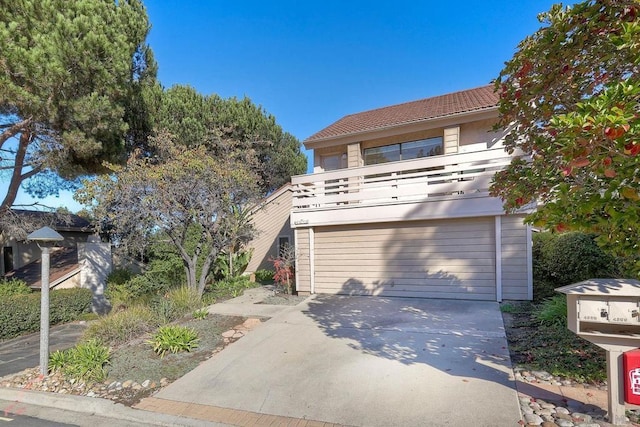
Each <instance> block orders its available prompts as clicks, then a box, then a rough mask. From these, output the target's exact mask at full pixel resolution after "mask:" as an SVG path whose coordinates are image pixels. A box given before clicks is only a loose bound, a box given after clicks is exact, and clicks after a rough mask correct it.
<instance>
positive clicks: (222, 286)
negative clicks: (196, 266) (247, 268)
mask: <svg viewBox="0 0 640 427" xmlns="http://www.w3.org/2000/svg"><path fill="white" fill-rule="evenodd" d="M256 286H258V285H257V284H256V283H255V282H252V281H251V280H250V279H249V277H247V276H239V277H233V278H231V279H226V280H219V281H217V282H214V283H213V284H212V285H210V286H209V287H208V288H207V292H206V293H205V295H204V298H203V300H204V301H211V299H214V301H215V300H217V299H227V298H235V297H238V296H240V295H242V293H243V292H244V290H245V289H250V288H255V287H256Z"/></svg>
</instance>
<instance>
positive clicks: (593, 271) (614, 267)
mask: <svg viewBox="0 0 640 427" xmlns="http://www.w3.org/2000/svg"><path fill="white" fill-rule="evenodd" d="M618 265H619V262H618V261H617V260H616V259H615V258H614V257H612V256H611V255H609V254H607V253H605V252H604V251H603V250H602V249H601V248H600V247H599V246H598V245H597V243H596V241H595V236H593V235H590V234H585V233H579V232H571V233H563V234H551V233H548V232H545V233H535V234H534V238H533V278H534V290H533V295H534V298H535V299H536V300H538V301H540V300H542V299H544V298H548V297H551V296H553V295H555V294H556V293H555V291H554V289H555V288H557V287H559V286H564V285H569V284H571V283H576V282H580V281H582V280H586V279H591V278H602V277H618V275H619V274H620V272H619V269H618Z"/></svg>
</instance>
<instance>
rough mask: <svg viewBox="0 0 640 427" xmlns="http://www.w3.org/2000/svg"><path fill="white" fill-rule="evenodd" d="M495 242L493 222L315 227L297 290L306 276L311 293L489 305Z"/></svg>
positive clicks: (489, 219) (493, 287)
mask: <svg viewBox="0 0 640 427" xmlns="http://www.w3.org/2000/svg"><path fill="white" fill-rule="evenodd" d="M304 231H305V230H298V232H299V233H303V234H304ZM494 236H495V233H494V230H493V218H492V217H485V218H468V219H461V220H437V221H415V222H402V223H381V224H367V225H360V226H357V225H354V226H351V225H345V226H335V227H317V228H316V229H315V232H314V243H315V244H314V247H313V253H314V255H315V256H314V258H313V262H312V263H311V264H310V265H309V266H308V267H307V266H306V265H305V266H304V274H302V271H301V270H300V268H299V278H298V279H299V282H298V284H299V289H304V290H306V289H309V288H310V274H308V273H307V272H308V271H310V270H313V271H314V273H315V274H314V285H315V286H314V288H315V289H314V290H315V292H317V293H328V294H349V295H385V296H403V297H428V298H462V299H481V300H495V299H496V285H495V283H496V282H495V240H494ZM298 249H299V250H300V255H299V258H300V260H301V261H302V260H304V259H306V257H307V256H309V249H306V248H303V247H301V246H300V244H299V245H298ZM301 263H302V262H301Z"/></svg>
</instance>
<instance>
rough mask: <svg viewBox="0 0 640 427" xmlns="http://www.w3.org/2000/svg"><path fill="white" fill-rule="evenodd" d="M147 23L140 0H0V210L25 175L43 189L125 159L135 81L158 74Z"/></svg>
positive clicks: (135, 104) (135, 126)
mask: <svg viewBox="0 0 640 427" xmlns="http://www.w3.org/2000/svg"><path fill="white" fill-rule="evenodd" d="M148 30H149V23H148V20H147V15H146V12H145V9H144V7H143V5H142V3H141V1H140V0H119V1H113V0H71V1H70V0H46V1H43V0H15V1H3V2H2V7H0V52H2V59H0V153H2V154H1V155H0V157H1V160H2V161H1V163H0V170H4V171H7V173H8V174H9V175H10V178H9V179H8V181H9V186H8V190H7V193H6V194H5V195H4V197H3V199H2V202H1V203H0V216H1V215H2V213H3V212H6V211H7V209H9V208H10V207H11V206H12V205H13V204H14V202H15V199H16V195H17V192H18V189H19V187H20V186H21V184H23V183H25V184H31V185H30V186H29V185H27V191H30V192H31V193H32V194H35V195H38V196H43V195H46V194H47V193H55V191H56V190H57V188H56V185H64V183H65V181H63V180H60V179H59V178H63V179H65V180H66V179H73V178H76V177H78V176H80V175H83V174H88V173H95V172H103V171H104V169H103V166H102V161H103V160H105V159H106V160H110V161H116V160H120V159H122V160H124V159H126V156H125V155H124V154H125V148H126V141H127V132H133V131H139V130H140V129H141V128H143V127H144V126H143V124H142V123H140V121H141V119H140V117H139V113H140V102H139V100H136V98H138V97H139V96H140V87H139V86H140V85H141V84H143V82H145V81H146V80H154V77H155V64H154V63H153V58H152V56H151V51H150V49H149V48H148V47H147V46H146V45H145V44H144V42H145V38H146V36H147V32H148ZM134 116H135V117H134ZM130 135H131V134H130ZM133 137H137V138H139V137H140V135H134V136H133ZM133 137H132V136H130V138H133ZM130 142H132V141H131V140H130ZM34 177H39V178H40V179H36V178H34ZM52 179H53V180H54V181H51V180H52ZM66 182H68V181H66Z"/></svg>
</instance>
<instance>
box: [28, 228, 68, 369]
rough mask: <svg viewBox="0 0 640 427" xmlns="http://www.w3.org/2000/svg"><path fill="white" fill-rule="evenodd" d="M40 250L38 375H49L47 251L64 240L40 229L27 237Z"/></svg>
mask: <svg viewBox="0 0 640 427" xmlns="http://www.w3.org/2000/svg"><path fill="white" fill-rule="evenodd" d="M27 240H28V241H31V242H36V243H37V244H38V246H39V247H40V249H41V250H42V260H41V263H42V270H41V275H42V277H41V278H40V373H41V374H42V375H44V376H46V375H48V373H49V253H50V252H49V250H50V249H51V246H52V245H53V243H55V242H60V241H62V240H64V237H62V236H61V235H60V234H59V233H58V232H56V231H55V230H53V229H51V228H49V227H42V228H40V229H38V230H36V231H34V232H33V233H31V234H29V235H28V236H27Z"/></svg>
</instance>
